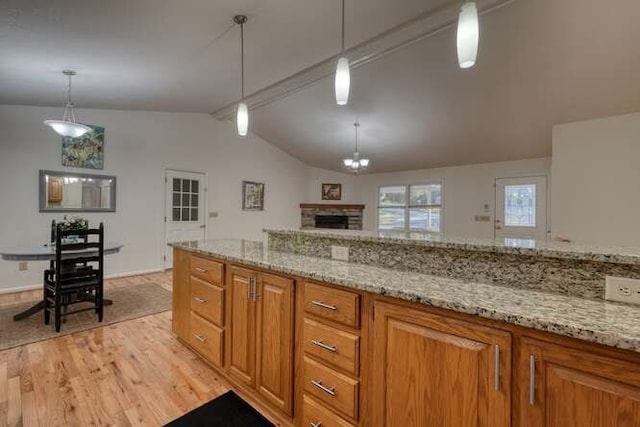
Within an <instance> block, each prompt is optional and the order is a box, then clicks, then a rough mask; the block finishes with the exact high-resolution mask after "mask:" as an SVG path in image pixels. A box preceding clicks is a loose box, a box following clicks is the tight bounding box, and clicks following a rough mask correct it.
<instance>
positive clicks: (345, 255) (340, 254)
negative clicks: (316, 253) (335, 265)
mask: <svg viewBox="0 0 640 427" xmlns="http://www.w3.org/2000/svg"><path fill="white" fill-rule="evenodd" d="M331 258H333V259H337V260H340V261H349V247H348V246H331Z"/></svg>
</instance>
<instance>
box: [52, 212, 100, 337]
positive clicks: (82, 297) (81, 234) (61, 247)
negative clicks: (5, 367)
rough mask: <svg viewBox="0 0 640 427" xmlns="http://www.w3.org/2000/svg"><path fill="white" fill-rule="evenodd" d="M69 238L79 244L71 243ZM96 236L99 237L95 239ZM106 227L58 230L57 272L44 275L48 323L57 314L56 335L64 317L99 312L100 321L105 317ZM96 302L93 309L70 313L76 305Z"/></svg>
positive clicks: (58, 228) (54, 266) (54, 265)
mask: <svg viewBox="0 0 640 427" xmlns="http://www.w3.org/2000/svg"><path fill="white" fill-rule="evenodd" d="M69 236H77V237H78V239H79V240H78V241H74V242H68V241H67V240H68V238H69ZM94 236H96V237H94ZM103 283H104V226H103V224H100V227H99V228H97V229H83V230H64V231H63V230H62V229H61V228H60V225H58V226H57V227H56V258H55V261H53V268H50V269H48V270H45V272H44V292H43V301H44V323H45V324H47V325H48V324H49V320H50V316H51V313H52V312H53V313H54V318H55V327H56V332H60V327H61V324H62V317H64V316H67V315H69V314H75V313H80V312H83V311H89V310H95V312H96V313H97V314H98V321H99V322H102V317H103V307H104V300H103ZM86 302H92V303H93V307H88V308H83V309H78V310H74V311H67V307H68V306H70V305H72V304H76V303H86Z"/></svg>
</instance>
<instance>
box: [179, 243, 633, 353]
mask: <svg viewBox="0 0 640 427" xmlns="http://www.w3.org/2000/svg"><path fill="white" fill-rule="evenodd" d="M170 245H171V246H174V247H177V248H181V249H186V250H189V251H192V252H196V253H200V254H204V255H211V256H215V257H217V258H220V259H223V260H227V261H232V262H239V263H243V264H245V265H249V266H255V267H262V268H267V269H270V270H273V271H276V272H280V273H284V274H291V275H296V276H301V277H305V278H309V279H314V280H318V281H322V282H326V283H330V284H334V285H339V286H345V287H348V288H353V289H359V290H363V291H367V292H371V293H374V294H379V295H388V296H392V297H396V298H400V299H404V300H408V301H415V302H419V303H422V304H425V305H429V306H433V307H440V308H446V309H450V310H454V311H458V312H461V313H467V314H472V315H477V316H480V317H484V318H487V319H493V320H500V321H504V322H507V323H511V324H514V325H520V326H524V327H529V328H533V329H537V330H540V331H546V332H552V333H555V334H559V335H564V336H567V337H573V338H577V339H581V340H584V341H589V342H594V343H598V344H603V345H607V346H611V347H617V348H621V349H625V350H631V351H636V352H640V322H639V321H638V319H640V306H633V305H625V304H618V303H612V302H607V301H602V300H591V299H586V298H580V297H572V296H566V295H560V294H553V293H548V292H542V291H532V290H525V289H515V288H509V287H504V286H497V285H487V284H482V283H473V282H467V281H461V280H455V279H448V278H443V277H438V276H430V275H426V274H420V273H413V272H404V271H397V270H390V269H385V268H379V267H374V266H370V265H363V264H354V263H349V262H344V261H335V260H329V259H321V258H316V257H309V256H304V255H296V254H290V253H285V252H277V251H272V250H269V249H267V248H266V245H264V244H263V243H262V242H255V241H247V240H208V241H201V242H185V243H173V244H170Z"/></svg>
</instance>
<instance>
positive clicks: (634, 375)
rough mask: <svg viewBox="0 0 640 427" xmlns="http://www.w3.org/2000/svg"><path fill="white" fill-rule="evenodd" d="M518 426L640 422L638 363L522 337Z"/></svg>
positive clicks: (633, 426) (605, 426)
mask: <svg viewBox="0 0 640 427" xmlns="http://www.w3.org/2000/svg"><path fill="white" fill-rule="evenodd" d="M518 385H519V387H518V390H519V399H518V408H519V415H520V416H519V425H520V426H523V427H524V426H531V427H533V426H536V427H539V426H549V427H555V426H559V427H637V426H640V358H638V363H631V362H627V361H625V360H618V359H615V358H609V357H604V356H601V355H597V354H592V353H589V352H585V351H580V350H576V349H572V348H567V347H565V346H559V345H555V344H550V343H546V342H542V341H537V340H533V339H529V338H523V340H522V344H521V346H520V352H519V361H518Z"/></svg>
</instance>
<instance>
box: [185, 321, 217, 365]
mask: <svg viewBox="0 0 640 427" xmlns="http://www.w3.org/2000/svg"><path fill="white" fill-rule="evenodd" d="M189 320H190V324H189V344H191V346H192V347H193V348H194V349H196V350H197V351H198V352H199V353H200V354H201V355H202V356H204V357H205V358H206V359H207V360H208V361H210V362H211V363H213V364H214V365H216V366H222V354H223V353H222V345H223V344H222V343H223V342H224V340H223V338H224V337H223V334H224V331H223V330H222V329H220V328H218V327H217V326H215V325H214V324H212V323H209V322H207V321H206V320H204V319H203V318H202V317H200V316H198V315H197V314H195V313H194V312H193V311H192V312H191V317H190V319H189Z"/></svg>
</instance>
